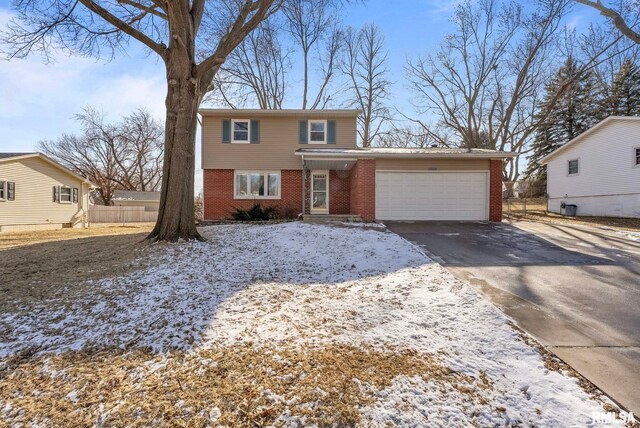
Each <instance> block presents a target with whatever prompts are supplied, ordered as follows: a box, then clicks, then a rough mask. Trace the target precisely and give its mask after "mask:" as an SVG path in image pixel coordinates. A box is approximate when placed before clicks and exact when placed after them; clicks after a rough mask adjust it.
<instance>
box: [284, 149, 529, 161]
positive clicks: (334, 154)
mask: <svg viewBox="0 0 640 428" xmlns="http://www.w3.org/2000/svg"><path fill="white" fill-rule="evenodd" d="M295 154H296V155H297V156H301V157H302V159H303V160H304V161H311V160H321V159H323V160H329V159H333V160H338V159H344V160H348V159H350V160H354V161H356V160H358V159H380V158H385V159H505V158H514V157H516V156H518V154H517V153H506V152H498V151H490V152H483V153H477V152H471V153H469V152H464V153H463V152H459V153H438V152H416V151H411V150H408V151H407V152H404V153H403V152H401V151H397V152H378V151H374V150H367V149H352V150H343V151H331V150H330V149H327V150H326V151H324V150H323V151H322V152H320V151H306V150H305V149H298V150H296V151H295Z"/></svg>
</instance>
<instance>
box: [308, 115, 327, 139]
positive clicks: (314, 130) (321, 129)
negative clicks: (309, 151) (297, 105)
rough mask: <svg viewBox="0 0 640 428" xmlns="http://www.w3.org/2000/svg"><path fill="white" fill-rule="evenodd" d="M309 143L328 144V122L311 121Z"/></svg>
mask: <svg viewBox="0 0 640 428" xmlns="http://www.w3.org/2000/svg"><path fill="white" fill-rule="evenodd" d="M309 142H310V143H311V144H326V142H327V121H326V120H310V121H309Z"/></svg>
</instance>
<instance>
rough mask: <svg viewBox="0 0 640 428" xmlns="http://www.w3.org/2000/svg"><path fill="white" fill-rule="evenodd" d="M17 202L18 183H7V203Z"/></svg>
mask: <svg viewBox="0 0 640 428" xmlns="http://www.w3.org/2000/svg"><path fill="white" fill-rule="evenodd" d="M15 200H16V183H15V182H13V181H8V182H7V201H15Z"/></svg>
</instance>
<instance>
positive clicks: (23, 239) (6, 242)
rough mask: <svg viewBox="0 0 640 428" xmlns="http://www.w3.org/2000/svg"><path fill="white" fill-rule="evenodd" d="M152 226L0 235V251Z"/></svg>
mask: <svg viewBox="0 0 640 428" xmlns="http://www.w3.org/2000/svg"><path fill="white" fill-rule="evenodd" d="M152 227H153V226H152V225H149V224H139V225H133V226H92V227H89V228H86V229H71V228H69V229H57V230H38V231H30V232H9V233H0V250H4V249H7V248H15V247H24V246H29V245H33V244H40V243H43V242H51V241H56V242H58V241H68V240H77V239H82V238H91V237H97V236H118V235H131V234H138V233H148V232H150V231H151V228H152Z"/></svg>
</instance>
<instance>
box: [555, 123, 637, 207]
mask: <svg viewBox="0 0 640 428" xmlns="http://www.w3.org/2000/svg"><path fill="white" fill-rule="evenodd" d="M636 147H640V120H639V121H636V120H612V121H611V122H609V123H608V124H606V125H604V126H603V127H602V128H600V129H598V130H597V131H595V132H594V133H593V134H591V135H588V136H586V137H585V138H584V139H583V140H582V141H579V142H577V143H576V144H575V145H574V146H573V147H570V148H567V150H566V151H564V152H561V153H560V154H558V155H557V156H555V157H554V158H552V159H551V160H550V161H549V163H548V164H547V177H548V178H547V182H548V185H547V191H548V193H549V210H550V211H554V212H559V207H560V201H566V202H567V203H575V204H576V205H578V214H579V215H612V216H624V217H629V216H640V203H639V201H640V198H639V197H638V195H640V167H638V166H635V156H634V149H635V148H636ZM572 159H579V164H580V172H579V174H577V175H572V176H569V175H568V161H569V160H572ZM613 196H615V198H612V197H613ZM599 197H606V198H600V199H598V198H599ZM586 198H588V199H586ZM609 204H611V205H610V206H609Z"/></svg>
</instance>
